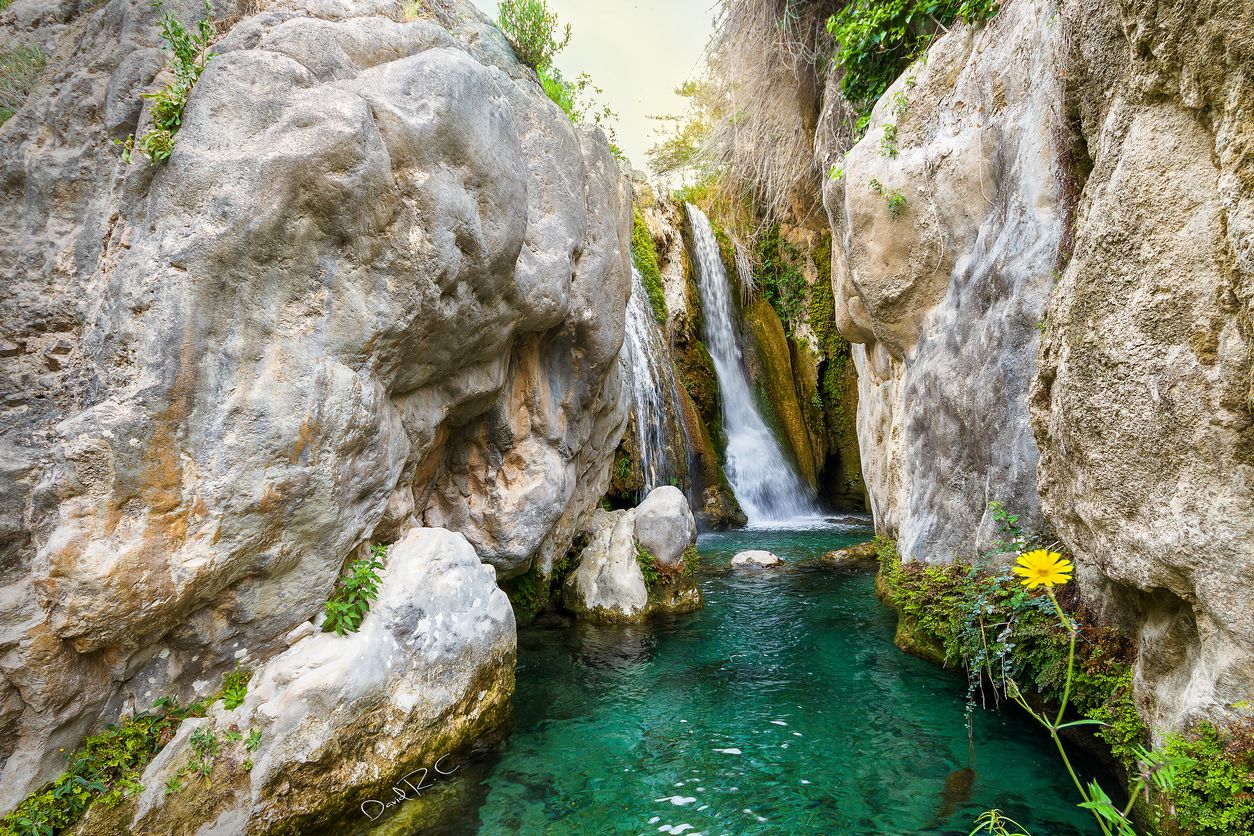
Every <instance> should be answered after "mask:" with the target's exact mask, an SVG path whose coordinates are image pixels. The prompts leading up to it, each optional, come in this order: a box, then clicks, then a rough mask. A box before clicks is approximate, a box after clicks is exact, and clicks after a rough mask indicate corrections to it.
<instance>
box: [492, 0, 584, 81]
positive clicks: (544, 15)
mask: <svg viewBox="0 0 1254 836" xmlns="http://www.w3.org/2000/svg"><path fill="white" fill-rule="evenodd" d="M498 20H499V22H500V24H501V31H503V32H504V33H505V37H506V38H508V39H509V42H510V46H512V47H514V54H516V55H517V56H518V60H519V61H522V62H523V63H524V64H526V65H527V66H528V67H531V68H532V69H533V70H536V71H540V70H544V69H547V68H548V67H549V66H551V65H552V63H553V58H554V56H556V55H557V53H559V52H561V51H562V50H563V49H565V48H566V46H567V44H569V43H570V25H569V24H567V25H566V27H565V28H562V25H561V22H560V21H559V20H558V19H557V14H556V13H555V12H552V11H550V10H549V5H548V3H546V2H545V0H501V3H500V6H499V17H498Z"/></svg>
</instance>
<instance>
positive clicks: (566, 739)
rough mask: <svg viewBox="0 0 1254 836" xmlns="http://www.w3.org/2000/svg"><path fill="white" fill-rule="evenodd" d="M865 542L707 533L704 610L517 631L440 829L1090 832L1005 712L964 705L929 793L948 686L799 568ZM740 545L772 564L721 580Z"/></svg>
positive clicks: (950, 714) (943, 740)
mask: <svg viewBox="0 0 1254 836" xmlns="http://www.w3.org/2000/svg"><path fill="white" fill-rule="evenodd" d="M865 537H866V534H865V532H847V531H846V532H844V533H841V532H833V531H832V530H830V529H829V530H810V531H800V532H788V531H779V530H773V531H755V532H733V533H725V534H712V535H705V536H703V537H702V538H701V541H700V549H701V552H702V555H703V558H704V559H705V568H703V570H702V572H701V574H700V584H701V587H702V589H703V591H704V593H705V596H706V608H705V609H704V610H703V611H702V612H699V613H695V614H692V615H687V616H683V617H677V618H673V619H668V620H665V621H662V622H658V623H655V624H653V625H650V626H648V627H636V628H631V627H627V628H624V627H614V628H611V627H598V626H590V625H572V624H571V623H569V622H567V621H565V620H563V619H555V620H550V621H545V622H543V623H540V624H537V625H534V626H532V627H529V628H524V629H523V630H522V631H521V632H520V635H519V653H518V658H519V670H518V689H517V695H516V697H515V705H516V715H515V719H514V728H513V731H512V734H511V735H510V737H509V738H508V739H507V740H506V741H505V742H504V743H503V744H502V745H501V746H500V748H499V749H498V750H496V751H493V752H491V753H488V754H487V755H485V756H484V757H483V758H482V759H481V760H480V761H479V762H478V763H477V764H476V763H472V764H469V765H468V768H467V769H466V772H465V773H464V774H463V777H462V778H461V779H460V780H461V781H463V783H465V784H473V787H463V792H462V795H461V798H460V802H459V803H460V804H461V807H460V809H459V812H458V814H457V817H456V819H455V820H454V821H453V822H452V823H448V824H446V825H444V826H442V827H441V828H440V830H439V832H447V833H482V834H506V833H525V834H533V833H554V834H585V833H587V834H617V833H624V834H626V833H659V832H662V833H675V832H684V833H688V834H693V833H706V834H714V833H732V834H740V833H828V834H843V833H848V834H923V833H926V834H961V836H965V834H967V833H968V832H969V831H970V830H971V827H972V824H971V822H972V820H973V819H974V818H975V817H976V816H977V815H979V813H980V812H982V811H983V810H985V809H988V808H990V807H996V808H1000V809H1002V810H1003V811H1005V812H1006V813H1008V814H1009V815H1011V816H1013V817H1014V818H1016V819H1017V820H1018V821H1020V822H1021V823H1023V824H1024V825H1025V826H1026V827H1028V828H1029V830H1031V831H1032V832H1033V833H1034V834H1036V836H1067V835H1068V834H1087V833H1090V832H1091V830H1092V823H1091V819H1086V818H1085V816H1086V815H1087V814H1086V813H1084V811H1082V810H1079V809H1077V808H1076V807H1075V798H1074V796H1075V789H1074V787H1072V786H1071V785H1070V783H1069V781H1068V780H1067V778H1066V775H1065V772H1064V771H1063V770H1062V768H1061V764H1060V763H1059V762H1058V761H1057V758H1056V755H1055V754H1054V753H1053V750H1052V749H1051V748H1050V746H1051V744H1050V743H1049V741H1048V739H1047V738H1046V737H1044V736H1043V734H1041V733H1039V732H1038V730H1037V729H1036V728H1034V727H1032V726H1030V725H1029V724H1028V722H1026V721H1025V720H1024V718H1022V717H1020V716H1017V715H1014V714H1011V713H1009V712H1007V713H1005V714H1002V713H996V712H992V711H982V710H977V711H976V712H975V716H974V742H975V762H974V769H975V773H976V777H975V781H974V783H973V784H972V785H971V787H970V794H969V797H963V794H962V793H960V792H959V793H955V792H952V791H951V792H949V793H946V792H945V784H946V778H947V776H950V775H951V774H952V773H953V772H954V771H955V770H959V769H962V768H964V767H967V766H968V757H969V755H968V738H967V731H966V726H965V712H964V700H965V693H966V685H965V679H963V678H962V677H960V676H958V675H957V674H955V673H953V672H947V671H943V670H939V669H937V668H935V667H934V666H932V665H931V664H929V663H926V662H923V661H921V660H918V659H915V658H913V657H911V656H907V655H906V654H904V653H902V652H901V651H899V650H898V649H897V648H896V647H895V646H894V645H893V642H892V635H893V626H894V615H893V614H892V612H891V611H889V610H887V609H885V608H884V607H882V606H881V605H880V604H879V603H878V602H877V601H876V599H875V597H874V578H873V577H872V576H871V575H869V574H858V575H840V574H836V573H833V572H831V571H829V570H826V569H823V568H822V567H821V566H819V565H818V564H817V561H816V559H817V557H818V555H820V554H821V553H822V552H824V551H826V550H828V549H830V548H835V547H838V546H840V545H845V544H849V543H852V542H857V541H861V540H863V539H865ZM747 547H753V548H767V549H770V550H772V551H775V552H776V553H777V554H779V555H780V556H781V557H783V558H784V559H785V560H787V561H788V564H789V565H788V566H787V567H785V568H784V569H782V570H779V571H776V572H771V573H764V572H763V573H756V574H748V573H745V572H743V571H733V570H731V569H730V568H729V567H728V564H729V562H730V558H731V556H732V554H734V553H735V552H736V551H738V550H740V549H743V548H747ZM684 825H688V827H686V828H685V827H684ZM414 832H424V831H421V830H417V831H414ZM426 832H430V831H429V830H428V831H426Z"/></svg>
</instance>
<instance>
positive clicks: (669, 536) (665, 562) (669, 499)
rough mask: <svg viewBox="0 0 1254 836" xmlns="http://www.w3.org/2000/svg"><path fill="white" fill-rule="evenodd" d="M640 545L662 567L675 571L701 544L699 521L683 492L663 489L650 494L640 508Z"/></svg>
mask: <svg viewBox="0 0 1254 836" xmlns="http://www.w3.org/2000/svg"><path fill="white" fill-rule="evenodd" d="M635 535H636V542H638V543H639V544H640V545H641V546H643V547H644V548H645V549H647V550H648V552H649V554H651V555H653V559H654V560H656V561H657V562H658V563H659V564H660V565H662V566H664V567H666V568H668V569H674V568H677V567H679V566H680V565H681V564H682V562H683V557H684V552H686V551H687V550H688V549H689V548H690V547H692V546H694V545H696V542H697V521H696V519H695V518H693V516H692V509H691V508H689V507H688V499H687V497H685V496H684V493H683V491H681V490H679V488H674V487H671V486H670V485H663V486H661V487H657V488H654V489H653V490H651V491H649V495H648V496H646V497H645V498H644V501H643V502H641V503H640V504H639V505H637V506H636V521H635Z"/></svg>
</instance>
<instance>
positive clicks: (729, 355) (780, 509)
mask: <svg viewBox="0 0 1254 836" xmlns="http://www.w3.org/2000/svg"><path fill="white" fill-rule="evenodd" d="M687 209H688V222H689V223H690V224H691V226H692V239H693V243H694V244H695V247H696V252H695V253H694V254H693V256H694V258H693V261H694V262H695V263H696V268H697V285H698V286H699V287H700V289H701V303H702V305H703V306H704V314H705V316H704V319H705V327H704V333H703V335H702V336H704V338H705V346H706V348H707V349H708V350H709V352H710V357H711V358H713V360H714V371H715V374H717V376H718V383H719V386H720V387H721V388H722V391H723V429H724V431H725V432H726V433H727V461H726V467H725V470H726V473H727V480H728V481H729V482H731V487H732V491H733V492H734V493H735V494H736V499H737V501H739V502H740V507H741V509H742V510H743V511H744V512H745V516H747V517H748V518H749V525H750V526H755V525H770V524H775V523H781V522H786V521H790V520H791V521H796V520H798V519H801V518H806V517H809V518H814V517H818V516H819V510H818V508H817V507H816V506H815V504H814V501H813V500H812V499H811V497H810V492H809V491H808V490H806V487H805V485H804V484H803V483H802V481H801V478H800V477H799V476H798V475H797V473H796V471H795V470H794V469H793V468H792V467H791V466H790V464H789V463H788V460H787V458H786V457H785V456H784V453H783V450H782V449H781V448H780V446H779V442H778V441H777V440H776V439H775V436H774V435H773V434H772V433H771V431H770V430H769V429H768V428H767V426H766V422H765V421H763V420H762V416H761V415H760V414H759V413H758V410H757V406H756V404H755V403H754V400H753V395H752V394H751V393H750V391H749V381H748V379H747V378H746V377H745V372H744V368H743V366H742V364H741V356H742V355H741V350H740V344H739V343H738V342H737V339H736V323H735V313H734V308H733V306H732V300H731V286H730V283H729V282H728V280H727V273H726V272H725V271H724V269H723V260H722V259H721V258H720V257H719V251H718V242H717V241H716V240H715V239H714V229H713V228H712V227H711V226H710V220H709V218H707V217H706V216H705V214H704V213H703V212H702V211H701V210H700V209H698V208H697V207H695V206H693V205H692V204H688V206H687Z"/></svg>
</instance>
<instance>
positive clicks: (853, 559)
mask: <svg viewBox="0 0 1254 836" xmlns="http://www.w3.org/2000/svg"><path fill="white" fill-rule="evenodd" d="M821 559H822V561H823V563H824V565H826V566H829V567H831V568H833V569H849V570H868V569H875V568H876V566H878V562H877V557H876V554H875V543H874V542H871V541H867V542H865V543H859V544H858V545H856V546H849V547H848V548H844V549H836V550H835V551H830V552H826V553H824V555H823V556H822V558H821Z"/></svg>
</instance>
